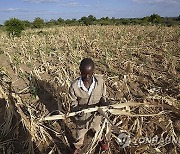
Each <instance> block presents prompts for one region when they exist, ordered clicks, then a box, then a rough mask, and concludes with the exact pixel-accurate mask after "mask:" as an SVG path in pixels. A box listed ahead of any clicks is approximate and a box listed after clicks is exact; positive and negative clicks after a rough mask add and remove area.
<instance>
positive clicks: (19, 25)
mask: <svg viewBox="0 0 180 154" xmlns="http://www.w3.org/2000/svg"><path fill="white" fill-rule="evenodd" d="M4 26H5V27H6V31H7V32H8V35H9V36H13V37H14V36H18V37H19V36H20V35H21V32H22V31H23V30H24V24H23V22H22V21H21V20H19V19H16V18H11V19H9V20H6V21H5V23H4Z"/></svg>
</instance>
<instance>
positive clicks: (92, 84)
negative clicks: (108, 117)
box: [69, 58, 108, 154]
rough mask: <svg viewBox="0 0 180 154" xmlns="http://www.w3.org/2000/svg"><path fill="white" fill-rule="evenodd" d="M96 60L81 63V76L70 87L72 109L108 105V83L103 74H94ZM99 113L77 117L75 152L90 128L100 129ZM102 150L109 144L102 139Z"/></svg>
mask: <svg viewBox="0 0 180 154" xmlns="http://www.w3.org/2000/svg"><path fill="white" fill-rule="evenodd" d="M94 67H95V66H94V62H93V60H92V59H90V58H85V59H83V60H82V61H81V63H80V67H79V69H80V72H81V76H80V77H79V78H77V79H76V80H75V81H74V82H73V83H72V84H71V87H70V89H69V95H70V99H71V111H79V110H82V109H85V108H89V107H93V106H101V105H106V102H105V101H106V85H105V83H104V81H103V79H102V77H101V76H98V75H94ZM96 114H97V113H83V112H81V113H80V114H78V115H77V116H76V117H75V123H76V125H77V132H76V142H75V143H74V146H75V150H74V154H77V153H78V151H79V149H80V148H81V146H82V145H83V141H84V136H85V134H86V132H87V131H88V130H89V129H94V131H95V132H97V131H99V130H100V124H101V116H99V115H96ZM100 145H101V148H102V150H107V149H108V146H107V145H106V144H104V143H103V141H100Z"/></svg>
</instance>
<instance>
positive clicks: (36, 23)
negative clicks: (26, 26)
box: [32, 17, 44, 28]
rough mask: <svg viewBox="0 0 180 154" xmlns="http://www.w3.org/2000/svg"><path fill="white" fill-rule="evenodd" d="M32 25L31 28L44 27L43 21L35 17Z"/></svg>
mask: <svg viewBox="0 0 180 154" xmlns="http://www.w3.org/2000/svg"><path fill="white" fill-rule="evenodd" d="M32 24H33V28H42V27H44V20H43V19H41V18H39V17H37V18H35V19H34V21H33V23H32Z"/></svg>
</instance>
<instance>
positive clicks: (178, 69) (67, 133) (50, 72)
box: [0, 26, 180, 154]
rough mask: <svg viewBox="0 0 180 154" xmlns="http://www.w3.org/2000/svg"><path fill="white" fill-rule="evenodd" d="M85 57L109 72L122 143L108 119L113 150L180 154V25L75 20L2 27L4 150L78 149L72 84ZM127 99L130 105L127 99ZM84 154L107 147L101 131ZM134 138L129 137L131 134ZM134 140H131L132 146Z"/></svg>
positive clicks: (105, 127) (0, 127)
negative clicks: (17, 31) (9, 30)
mask: <svg viewBox="0 0 180 154" xmlns="http://www.w3.org/2000/svg"><path fill="white" fill-rule="evenodd" d="M84 57H91V58H92V59H93V60H94V61H95V65H96V66H95V67H96V68H95V69H96V70H95V73H96V74H102V75H103V77H104V79H105V81H106V85H107V91H108V98H109V102H110V103H112V104H115V107H114V108H113V107H112V106H111V107H110V108H108V110H107V111H106V115H107V116H108V117H109V119H110V120H111V121H113V124H114V125H116V126H117V127H118V128H119V129H120V130H121V131H123V132H126V133H125V134H128V135H130V136H129V138H130V141H131V142H128V141H127V140H123V141H121V142H119V140H118V139H120V137H121V136H119V135H120V134H118V133H117V132H116V133H115V132H114V129H113V127H112V126H111V124H110V123H109V121H108V120H107V119H106V118H104V119H103V121H102V129H101V131H100V132H99V133H103V135H104V136H105V137H106V139H107V140H108V143H109V146H110V149H109V151H107V152H102V153H109V154H116V153H122V154H123V153H125V154H131V153H132V154H147V153H150V154H153V153H154V154H155V153H156V154H157V153H163V154H165V153H168V154H169V153H172V154H175V153H180V118H179V117H180V109H179V107H180V27H161V26H89V27H85V26H84V27H83V26H73V27H54V28H47V29H36V30H26V31H24V32H23V34H22V36H21V37H18V38H9V37H8V36H7V35H6V34H5V33H4V32H1V33H0V61H1V63H0V153H1V154H16V153H18V154H33V153H34V154H39V153H42V154H56V153H58V154H61V153H62V154H66V153H70V147H71V144H72V141H73V136H74V132H75V126H74V125H73V124H72V122H71V120H70V119H69V118H66V119H61V120H50V121H46V120H45V117H47V116H48V117H49V116H52V115H57V114H59V115H63V114H67V113H68V112H69V104H70V101H69V99H68V88H69V86H70V83H71V81H72V80H73V79H75V78H76V77H78V75H79V69H78V68H79V63H80V61H81V60H82V59H83V58H84ZM122 104H123V105H122ZM86 139H87V142H86V143H85V147H86V148H84V151H83V153H87V154H90V153H101V151H100V150H99V149H98V148H97V146H96V145H97V137H96V136H95V137H94V138H88V137H87V138H86ZM126 139H127V138H126ZM124 145H126V146H124Z"/></svg>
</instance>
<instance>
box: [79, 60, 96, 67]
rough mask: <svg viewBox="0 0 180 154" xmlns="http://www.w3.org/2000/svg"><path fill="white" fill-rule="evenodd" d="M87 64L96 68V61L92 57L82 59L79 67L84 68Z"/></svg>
mask: <svg viewBox="0 0 180 154" xmlns="http://www.w3.org/2000/svg"><path fill="white" fill-rule="evenodd" d="M87 66H92V67H93V68H94V62H93V60H92V59H91V58H84V59H83V60H82V61H81V63H80V66H79V68H80V69H82V68H85V67H87Z"/></svg>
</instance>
